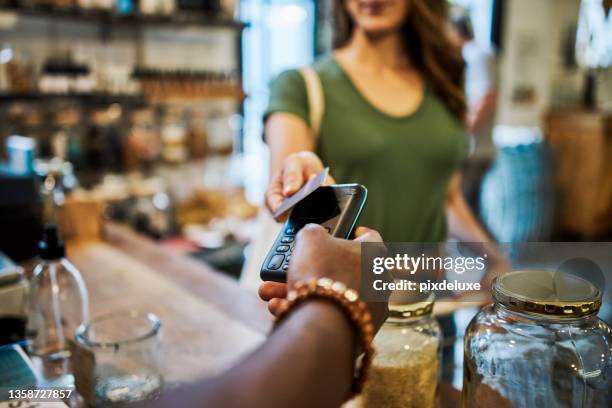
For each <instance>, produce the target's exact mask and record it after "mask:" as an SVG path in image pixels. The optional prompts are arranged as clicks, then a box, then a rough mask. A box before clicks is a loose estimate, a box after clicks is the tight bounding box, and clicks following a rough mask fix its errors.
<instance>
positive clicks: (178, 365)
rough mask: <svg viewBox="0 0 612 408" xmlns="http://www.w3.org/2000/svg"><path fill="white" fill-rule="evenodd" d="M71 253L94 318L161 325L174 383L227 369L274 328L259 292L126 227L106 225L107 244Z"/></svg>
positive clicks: (75, 246) (82, 245)
mask: <svg viewBox="0 0 612 408" xmlns="http://www.w3.org/2000/svg"><path fill="white" fill-rule="evenodd" d="M68 248H69V254H68V256H69V258H70V260H71V261H72V262H73V263H74V264H75V265H76V267H77V268H78V269H79V270H80V271H81V273H82V275H83V278H84V279H85V282H86V284H87V287H88V291H89V297H90V308H91V315H92V316H98V315H101V314H105V313H110V312H113V311H126V310H138V311H141V312H152V313H155V314H156V315H157V316H158V317H159V318H160V319H161V321H162V336H163V344H164V354H165V355H164V361H163V372H164V377H165V379H166V381H167V382H169V383H177V382H186V381H193V380H194V379H196V378H198V377H200V376H207V375H213V374H215V373H218V372H220V371H222V370H224V369H226V368H228V367H229V366H231V365H232V364H233V363H235V362H236V361H237V360H238V359H239V358H240V357H242V356H244V355H245V354H246V353H248V352H249V351H251V350H253V349H254V348H255V347H257V346H258V345H259V344H260V343H261V342H262V341H263V340H264V339H265V336H266V333H267V332H268V330H269V329H270V327H271V323H272V318H271V316H270V315H269V313H268V312H267V309H266V305H265V303H264V302H263V301H261V300H260V299H259V298H258V297H257V296H256V294H254V293H251V292H248V291H247V290H245V289H243V288H241V287H240V286H239V285H238V284H237V282H236V281H234V280H233V279H231V278H229V277H226V276H225V275H223V274H221V273H220V272H218V271H215V270H214V269H212V268H210V267H208V266H206V265H205V264H203V263H201V262H199V261H197V260H195V259H190V258H189V257H187V256H184V255H180V254H175V253H173V252H171V251H170V250H168V249H166V248H163V247H161V246H159V245H156V244H155V243H154V242H153V241H150V240H149V239H147V238H145V237H142V236H139V235H138V234H136V233H134V232H132V231H131V230H130V229H129V228H127V227H123V226H119V225H114V224H109V225H107V226H106V227H105V231H104V240H103V241H88V242H71V243H70V245H69V246H68Z"/></svg>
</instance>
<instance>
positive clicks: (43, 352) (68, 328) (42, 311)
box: [27, 258, 89, 386]
mask: <svg viewBox="0 0 612 408" xmlns="http://www.w3.org/2000/svg"><path fill="white" fill-rule="evenodd" d="M88 314H89V303H88V298H87V288H86V287H85V282H83V278H82V277H81V274H80V273H79V271H78V270H77V269H76V268H75V267H74V266H73V265H72V264H71V263H70V262H69V261H68V260H66V259H64V258H62V259H57V260H52V261H42V262H41V263H40V264H38V265H37V266H36V267H35V268H34V272H33V274H32V279H31V280H30V295H29V301H28V322H27V337H28V340H29V341H30V342H31V344H30V347H29V351H30V354H31V355H32V360H33V361H34V364H35V366H36V367H37V368H38V370H39V372H40V373H41V380H42V382H43V384H44V385H49V386H69V385H72V383H73V381H74V379H73V377H72V374H71V373H70V367H69V359H70V350H69V345H68V339H70V338H71V337H72V335H73V333H74V330H75V329H76V328H77V327H78V326H79V325H80V324H81V323H83V322H84V321H87V320H88V319H89V315H88Z"/></svg>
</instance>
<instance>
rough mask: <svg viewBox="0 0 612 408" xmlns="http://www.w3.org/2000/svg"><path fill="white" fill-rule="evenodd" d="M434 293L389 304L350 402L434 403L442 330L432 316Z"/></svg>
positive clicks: (422, 406)
mask: <svg viewBox="0 0 612 408" xmlns="http://www.w3.org/2000/svg"><path fill="white" fill-rule="evenodd" d="M433 304H434V296H433V294H429V296H427V297H426V298H425V299H424V300H422V301H419V302H416V303H402V304H398V303H394V302H391V303H390V304H389V317H388V318H387V321H386V322H385V324H384V325H383V327H382V328H381V329H380V331H379V332H378V334H377V335H376V337H375V338H374V347H375V349H376V356H375V357H374V361H373V363H372V367H371V368H370V371H369V375H368V379H367V381H366V383H365V385H364V389H363V392H362V394H361V395H360V396H359V397H358V398H357V399H355V400H354V401H351V404H350V406H353V407H368V408H378V407H385V408H394V407H398V408H399V407H402V408H410V407H415V408H417V407H418V408H428V407H434V406H435V405H436V396H437V388H438V378H439V373H440V370H439V367H440V351H441V345H442V334H441V330H440V326H439V325H438V322H437V321H436V320H435V319H434V318H433V317H432V315H431V311H432V309H433Z"/></svg>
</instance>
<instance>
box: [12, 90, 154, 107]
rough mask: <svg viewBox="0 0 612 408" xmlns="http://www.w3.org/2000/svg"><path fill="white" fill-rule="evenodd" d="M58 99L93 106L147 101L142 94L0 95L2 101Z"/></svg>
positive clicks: (135, 103) (138, 103)
mask: <svg viewBox="0 0 612 408" xmlns="http://www.w3.org/2000/svg"><path fill="white" fill-rule="evenodd" d="M56 99H78V100H80V101H82V102H88V103H92V104H105V103H113V102H123V103H130V104H134V105H140V104H144V102H145V100H144V98H143V96H142V95H141V94H136V95H131V94H113V93H107V92H90V93H72V92H71V93H58V94H54V93H42V92H8V93H0V101H3V102H12V101H31V102H38V101H47V100H56Z"/></svg>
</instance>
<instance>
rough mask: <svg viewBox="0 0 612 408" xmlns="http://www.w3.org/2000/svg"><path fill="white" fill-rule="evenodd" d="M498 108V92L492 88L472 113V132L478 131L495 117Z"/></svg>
mask: <svg viewBox="0 0 612 408" xmlns="http://www.w3.org/2000/svg"><path fill="white" fill-rule="evenodd" d="M496 108H497V92H495V90H490V91H489V92H487V93H486V94H485V96H484V97H483V98H482V100H481V101H480V103H479V104H478V106H477V108H476V109H475V110H474V112H473V114H472V115H470V120H469V128H470V131H471V132H472V133H476V132H478V131H479V130H480V129H481V128H482V127H483V126H484V125H485V124H486V123H487V122H488V121H489V120H491V119H492V118H493V115H494V114H495V109H496Z"/></svg>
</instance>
